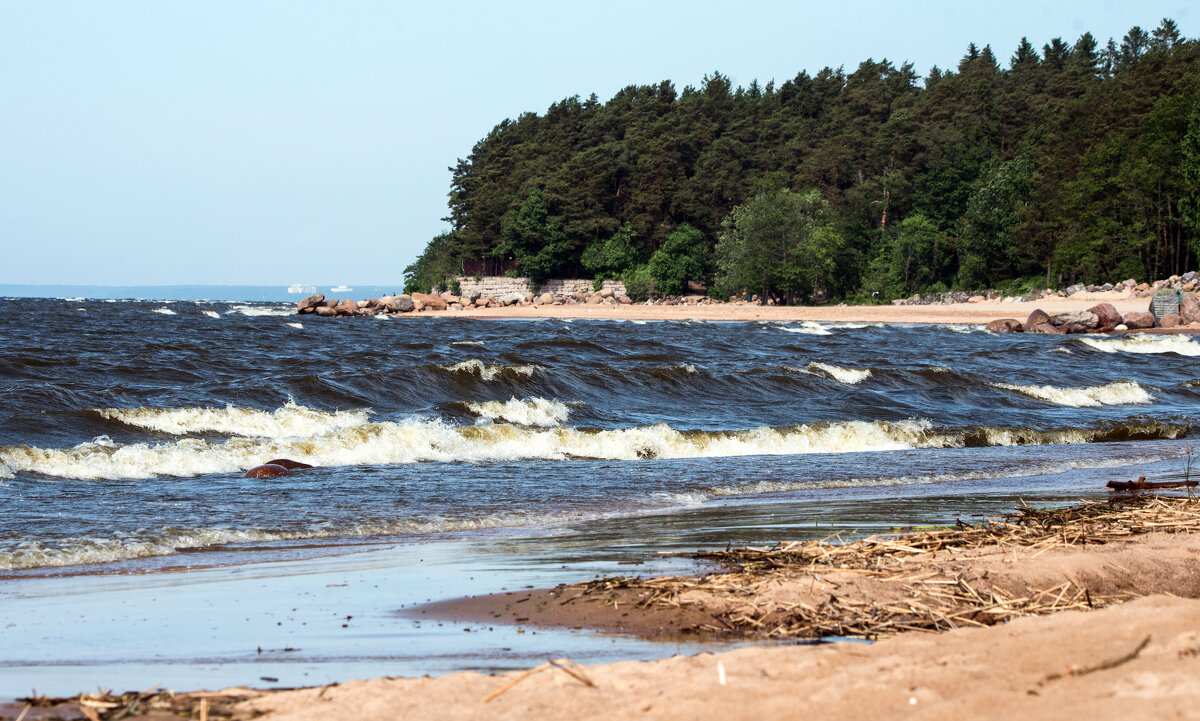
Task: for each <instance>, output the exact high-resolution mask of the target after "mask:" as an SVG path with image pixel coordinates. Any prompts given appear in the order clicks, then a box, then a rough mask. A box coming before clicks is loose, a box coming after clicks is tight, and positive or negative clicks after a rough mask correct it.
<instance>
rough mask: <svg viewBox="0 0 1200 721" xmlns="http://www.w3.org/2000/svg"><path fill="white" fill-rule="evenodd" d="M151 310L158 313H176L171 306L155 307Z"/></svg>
mask: <svg viewBox="0 0 1200 721" xmlns="http://www.w3.org/2000/svg"><path fill="white" fill-rule="evenodd" d="M150 312H151V313H158V314H160V315H175V311H173V310H171V309H170V308H155V309H153V310H151V311H150Z"/></svg>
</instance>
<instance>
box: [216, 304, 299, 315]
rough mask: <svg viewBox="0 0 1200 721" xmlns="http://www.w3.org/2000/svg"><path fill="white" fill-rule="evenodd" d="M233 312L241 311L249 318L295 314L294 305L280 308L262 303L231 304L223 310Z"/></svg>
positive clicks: (228, 313) (228, 312) (227, 313)
mask: <svg viewBox="0 0 1200 721" xmlns="http://www.w3.org/2000/svg"><path fill="white" fill-rule="evenodd" d="M234 313H241V314H242V315H245V316H249V317H251V318H256V317H260V316H268V315H270V316H278V317H281V318H282V317H284V316H289V315H296V308H295V307H294V306H289V307H284V308H280V307H278V306H275V307H268V306H262V305H234V306H231V307H230V309H229V310H227V311H225V314H226V315H233V314H234Z"/></svg>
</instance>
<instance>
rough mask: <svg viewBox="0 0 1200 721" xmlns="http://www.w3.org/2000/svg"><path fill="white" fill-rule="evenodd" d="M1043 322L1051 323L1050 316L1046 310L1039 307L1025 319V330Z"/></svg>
mask: <svg viewBox="0 0 1200 721" xmlns="http://www.w3.org/2000/svg"><path fill="white" fill-rule="evenodd" d="M1043 323H1050V316H1048V315H1046V311H1044V310H1042V309H1041V308H1037V309H1035V310H1034V311H1033V312H1032V313H1030V314H1029V317H1028V318H1026V319H1025V330H1032V329H1033V328H1034V326H1039V325H1042V324H1043Z"/></svg>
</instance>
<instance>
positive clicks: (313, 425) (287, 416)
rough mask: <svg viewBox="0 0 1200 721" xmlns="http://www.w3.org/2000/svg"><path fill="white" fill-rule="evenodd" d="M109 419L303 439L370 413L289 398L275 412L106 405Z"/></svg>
mask: <svg viewBox="0 0 1200 721" xmlns="http://www.w3.org/2000/svg"><path fill="white" fill-rule="evenodd" d="M96 412H97V413H99V414H100V415H101V417H103V418H106V419H108V420H112V421H117V422H118V423H124V424H125V425H129V426H135V427H137V428H145V429H147V430H152V431H159V432H161V433H170V434H172V435H177V436H182V435H188V434H193V433H225V434H228V435H232V436H244V437H248V438H297V437H300V438H303V437H308V436H316V435H321V434H324V433H330V432H333V431H337V430H340V429H342V428H353V427H355V426H361V425H363V424H364V423H366V422H367V419H368V416H369V415H370V412H369V411H367V410H365V409H359V410H351V411H319V410H314V409H312V408H308V407H306V406H301V405H297V404H296V403H295V402H293V401H290V400H289V401H288V402H287V404H285V405H284V406H283V407H281V408H277V409H276V410H274V411H263V410H259V409H257V408H239V407H236V406H226V407H224V408H105V409H98V410H97V411H96Z"/></svg>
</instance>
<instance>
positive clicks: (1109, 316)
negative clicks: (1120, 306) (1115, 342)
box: [1088, 303, 1121, 333]
mask: <svg viewBox="0 0 1200 721" xmlns="http://www.w3.org/2000/svg"><path fill="white" fill-rule="evenodd" d="M1088 312H1089V313H1091V314H1092V315H1094V316H1096V330H1098V331H1102V332H1104V333H1107V332H1109V331H1111V330H1112V329H1113V328H1115V327H1116V326H1117V324H1118V323H1120V322H1121V314H1120V313H1118V312H1117V309H1116V308H1114V307H1113V305H1112V303H1097V304H1096V305H1094V306H1092V307H1091V308H1088Z"/></svg>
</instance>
